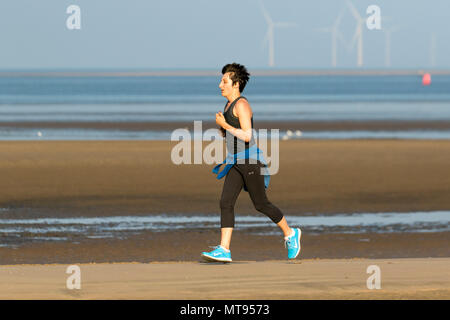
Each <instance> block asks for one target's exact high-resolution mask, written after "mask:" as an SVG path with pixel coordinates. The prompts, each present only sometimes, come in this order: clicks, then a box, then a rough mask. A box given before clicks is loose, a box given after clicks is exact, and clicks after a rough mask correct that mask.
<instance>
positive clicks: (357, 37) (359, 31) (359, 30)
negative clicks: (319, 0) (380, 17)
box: [347, 0, 365, 67]
mask: <svg viewBox="0 0 450 320" xmlns="http://www.w3.org/2000/svg"><path fill="white" fill-rule="evenodd" d="M347 6H348V7H349V9H350V12H351V13H352V15H353V17H354V18H355V20H356V29H355V34H354V36H353V40H352V43H351V46H350V48H353V46H354V44H355V41H358V44H357V61H356V64H357V65H358V67H362V65H363V26H364V22H365V21H364V19H363V18H362V17H361V15H360V14H359V13H358V11H357V10H356V9H355V7H354V6H353V4H352V3H351V1H349V0H347Z"/></svg>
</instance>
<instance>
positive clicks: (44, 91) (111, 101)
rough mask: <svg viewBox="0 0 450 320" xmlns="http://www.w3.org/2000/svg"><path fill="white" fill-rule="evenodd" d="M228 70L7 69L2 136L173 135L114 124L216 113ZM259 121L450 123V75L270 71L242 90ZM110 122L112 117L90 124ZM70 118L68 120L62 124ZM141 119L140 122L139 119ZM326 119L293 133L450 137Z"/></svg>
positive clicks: (0, 85) (1, 88)
mask: <svg viewBox="0 0 450 320" xmlns="http://www.w3.org/2000/svg"><path fill="white" fill-rule="evenodd" d="M219 82H220V76H206V75H203V76H187V75H183V76H170V75H169V76H167V75H163V76H129V75H128V76H108V75H103V76H81V75H79V76H58V75H51V76H47V75H33V76H11V75H8V76H4V75H3V76H0V140H170V137H171V133H172V131H171V130H164V129H148V128H145V127H144V128H141V127H139V126H137V127H136V129H131V130H130V128H127V129H126V130H125V129H120V128H122V127H123V126H118V127H117V128H115V127H114V124H119V123H129V124H139V123H155V122H158V123H164V122H184V123H186V122H194V121H210V122H211V121H212V122H214V121H215V113H216V112H218V111H221V110H223V108H224V106H225V103H226V99H225V98H224V97H222V95H221V94H220V90H219V87H218V86H219ZM242 95H244V96H245V97H246V98H247V99H248V100H249V102H250V105H251V107H252V110H253V114H254V121H255V122H257V121H266V122H267V121H269V122H283V121H290V122H292V121H299V122H302V123H305V122H311V123H313V122H326V123H333V122H336V123H338V122H346V123H349V122H351V123H357V122H359V123H364V122H379V123H383V122H386V121H390V122H392V121H394V122H398V123H402V122H411V121H412V122H423V123H427V124H430V123H442V122H446V123H447V124H448V123H449V122H450V75H432V82H431V84H430V85H428V86H424V85H422V79H421V76H420V75H308V76H305V75H266V76H264V75H260V76H254V77H251V78H250V81H249V82H248V84H247V86H246V88H245V90H244V92H243V93H242ZM89 123H91V124H92V123H96V124H101V123H108V124H109V125H108V126H106V127H104V126H98V127H96V126H84V125H83V124H89ZM58 124H60V125H58ZM131 127H133V126H131ZM332 127H333V126H330V129H327V128H326V126H325V127H323V126H322V127H321V129H320V130H307V129H305V130H301V131H300V132H297V133H298V134H289V132H287V130H284V131H280V134H281V135H283V136H288V137H289V138H290V139H358V138H368V139H370V138H373V139H450V125H446V126H444V127H436V126H427V125H426V124H424V126H423V128H421V127H420V126H419V127H417V125H416V126H415V127H414V128H409V129H408V128H407V127H406V129H404V128H403V127H402V128H403V129H402V128H399V129H395V128H394V129H389V130H386V129H383V128H377V127H376V126H375V127H374V126H370V128H367V130H366V129H364V126H362V129H361V127H360V128H358V129H351V128H349V129H348V130H346V129H345V128H344V129H342V128H340V129H339V130H336V129H333V128H332Z"/></svg>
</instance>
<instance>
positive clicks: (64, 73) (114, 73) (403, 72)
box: [0, 68, 450, 77]
mask: <svg viewBox="0 0 450 320" xmlns="http://www.w3.org/2000/svg"><path fill="white" fill-rule="evenodd" d="M425 73H430V74H432V75H450V69H426V68H423V69H398V70H385V69H362V70H358V69H339V70H333V69H327V70H302V69H292V70H285V69H273V70H270V69H254V70H253V71H251V74H252V75H253V76H330V75H334V76H358V75H359V76H389V75H390V76H408V75H423V74H425ZM218 75H220V72H219V71H217V70H145V71H136V70H134V71H126V70H122V71H118V70H110V71H107V70H103V71H93V70H85V71H75V70H72V71H68V70H60V71H56V70H55V71H44V70H34V71H33V70H8V71H6V70H5V71H1V70H0V77H151V76H158V77H161V76H189V77H193V76H218Z"/></svg>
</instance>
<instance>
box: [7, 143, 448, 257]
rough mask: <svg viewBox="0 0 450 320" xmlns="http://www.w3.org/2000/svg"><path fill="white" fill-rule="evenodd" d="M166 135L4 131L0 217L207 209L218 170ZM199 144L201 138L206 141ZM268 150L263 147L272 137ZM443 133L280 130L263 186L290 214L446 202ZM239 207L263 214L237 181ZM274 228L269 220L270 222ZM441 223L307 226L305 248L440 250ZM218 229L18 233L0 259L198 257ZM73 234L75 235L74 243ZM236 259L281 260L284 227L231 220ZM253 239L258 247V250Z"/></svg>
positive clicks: (380, 253)
mask: <svg viewBox="0 0 450 320" xmlns="http://www.w3.org/2000/svg"><path fill="white" fill-rule="evenodd" d="M176 144H177V143H176V142H167V141H1V142H0V150H1V151H2V156H1V157H0V176H1V177H2V178H1V179H0V190H1V191H2V192H0V208H8V209H9V210H6V211H5V210H2V211H1V217H3V218H37V217H52V216H53V217H70V216H85V217H98V216H114V215H120V216H124V215H150V214H164V213H168V214H180V215H189V214H195V215H198V214H214V215H217V217H218V218H219V213H220V208H219V199H220V195H221V191H222V185H223V180H217V179H216V178H215V176H214V175H213V174H212V173H211V169H212V167H213V165H208V164H198V165H179V166H176V165H174V164H173V163H172V162H171V161H170V151H171V148H172V147H173V146H174V145H176ZM204 145H205V146H206V145H207V143H205V144H204ZM269 150H270V148H269ZM449 163H450V141H415V140H347V141H345V140H335V141H333V140H314V141H313V140H295V141H294V140H288V141H281V142H280V170H279V172H278V173H277V174H276V175H274V176H272V179H271V182H270V186H269V189H268V192H267V194H268V197H269V199H270V200H271V202H272V203H274V204H275V205H277V206H278V207H279V208H280V209H281V210H282V211H283V212H284V214H285V215H286V217H287V218H288V219H289V215H298V216H302V215H316V214H335V213H352V212H396V211H398V212H412V211H433V210H448V209H449V208H450V197H449V196H448V195H449V194H450V170H449V169H448V164H449ZM235 212H236V214H237V215H239V214H245V215H247V214H261V213H259V212H257V211H256V210H255V208H254V207H253V204H252V202H251V200H250V198H249V196H248V194H247V193H246V192H244V191H242V193H241V195H240V197H239V198H238V201H237V203H236V207H235ZM275 228H276V227H275ZM449 238H450V233H449V232H439V233H386V234H366V233H364V234H339V233H335V234H316V235H314V234H308V233H305V234H304V237H303V238H302V239H303V242H304V251H303V252H302V258H304V259H312V258H333V259H337V258H340V259H342V258H354V257H358V258H399V257H402V258H411V257H417V258H418V257H449V256H450V253H449V249H448V245H447V244H448V240H449ZM218 239H219V229H218V228H217V230H210V229H207V230H181V231H173V232H143V233H141V234H138V235H131V234H127V235H126V236H125V237H124V239H88V240H86V239H83V236H82V235H81V236H80V239H77V238H76V237H75V238H73V239H71V242H70V243H67V242H53V243H24V244H23V245H22V246H20V247H18V248H5V247H1V248H0V264H2V265H5V264H21V263H39V264H41V263H70V264H73V263H87V262H130V261H139V262H150V261H196V259H198V258H199V254H200V252H201V251H205V250H208V247H207V246H208V245H216V244H217V241H218ZM77 242H78V243H77ZM232 248H233V249H232V250H233V259H236V260H237V261H243V260H248V259H251V260H255V261H263V260H274V259H275V260H279V259H285V254H286V253H285V249H284V247H283V241H282V238H281V237H276V236H257V235H250V234H248V233H247V232H245V231H239V230H236V231H235V232H234V235H233V242H232ZM254 248H258V252H257V254H256V253H252V252H255V251H254Z"/></svg>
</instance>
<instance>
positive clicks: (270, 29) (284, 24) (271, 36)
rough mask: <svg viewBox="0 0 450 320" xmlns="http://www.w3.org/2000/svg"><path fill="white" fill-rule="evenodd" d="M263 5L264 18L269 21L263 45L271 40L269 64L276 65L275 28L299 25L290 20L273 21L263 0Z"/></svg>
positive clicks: (261, 4)
mask: <svg viewBox="0 0 450 320" xmlns="http://www.w3.org/2000/svg"><path fill="white" fill-rule="evenodd" d="M259 4H260V6H261V10H262V13H263V15H264V18H265V19H266V22H267V33H266V36H265V37H264V40H263V45H264V44H265V43H266V41H267V42H269V66H270V67H273V66H274V65H275V57H274V55H275V53H274V51H275V49H274V29H275V28H276V27H278V28H283V27H284V28H285V27H295V26H297V25H296V24H295V23H288V22H273V20H272V18H271V17H270V15H269V13H268V12H267V10H266V8H265V7H264V4H263V3H262V1H260V2H259Z"/></svg>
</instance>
